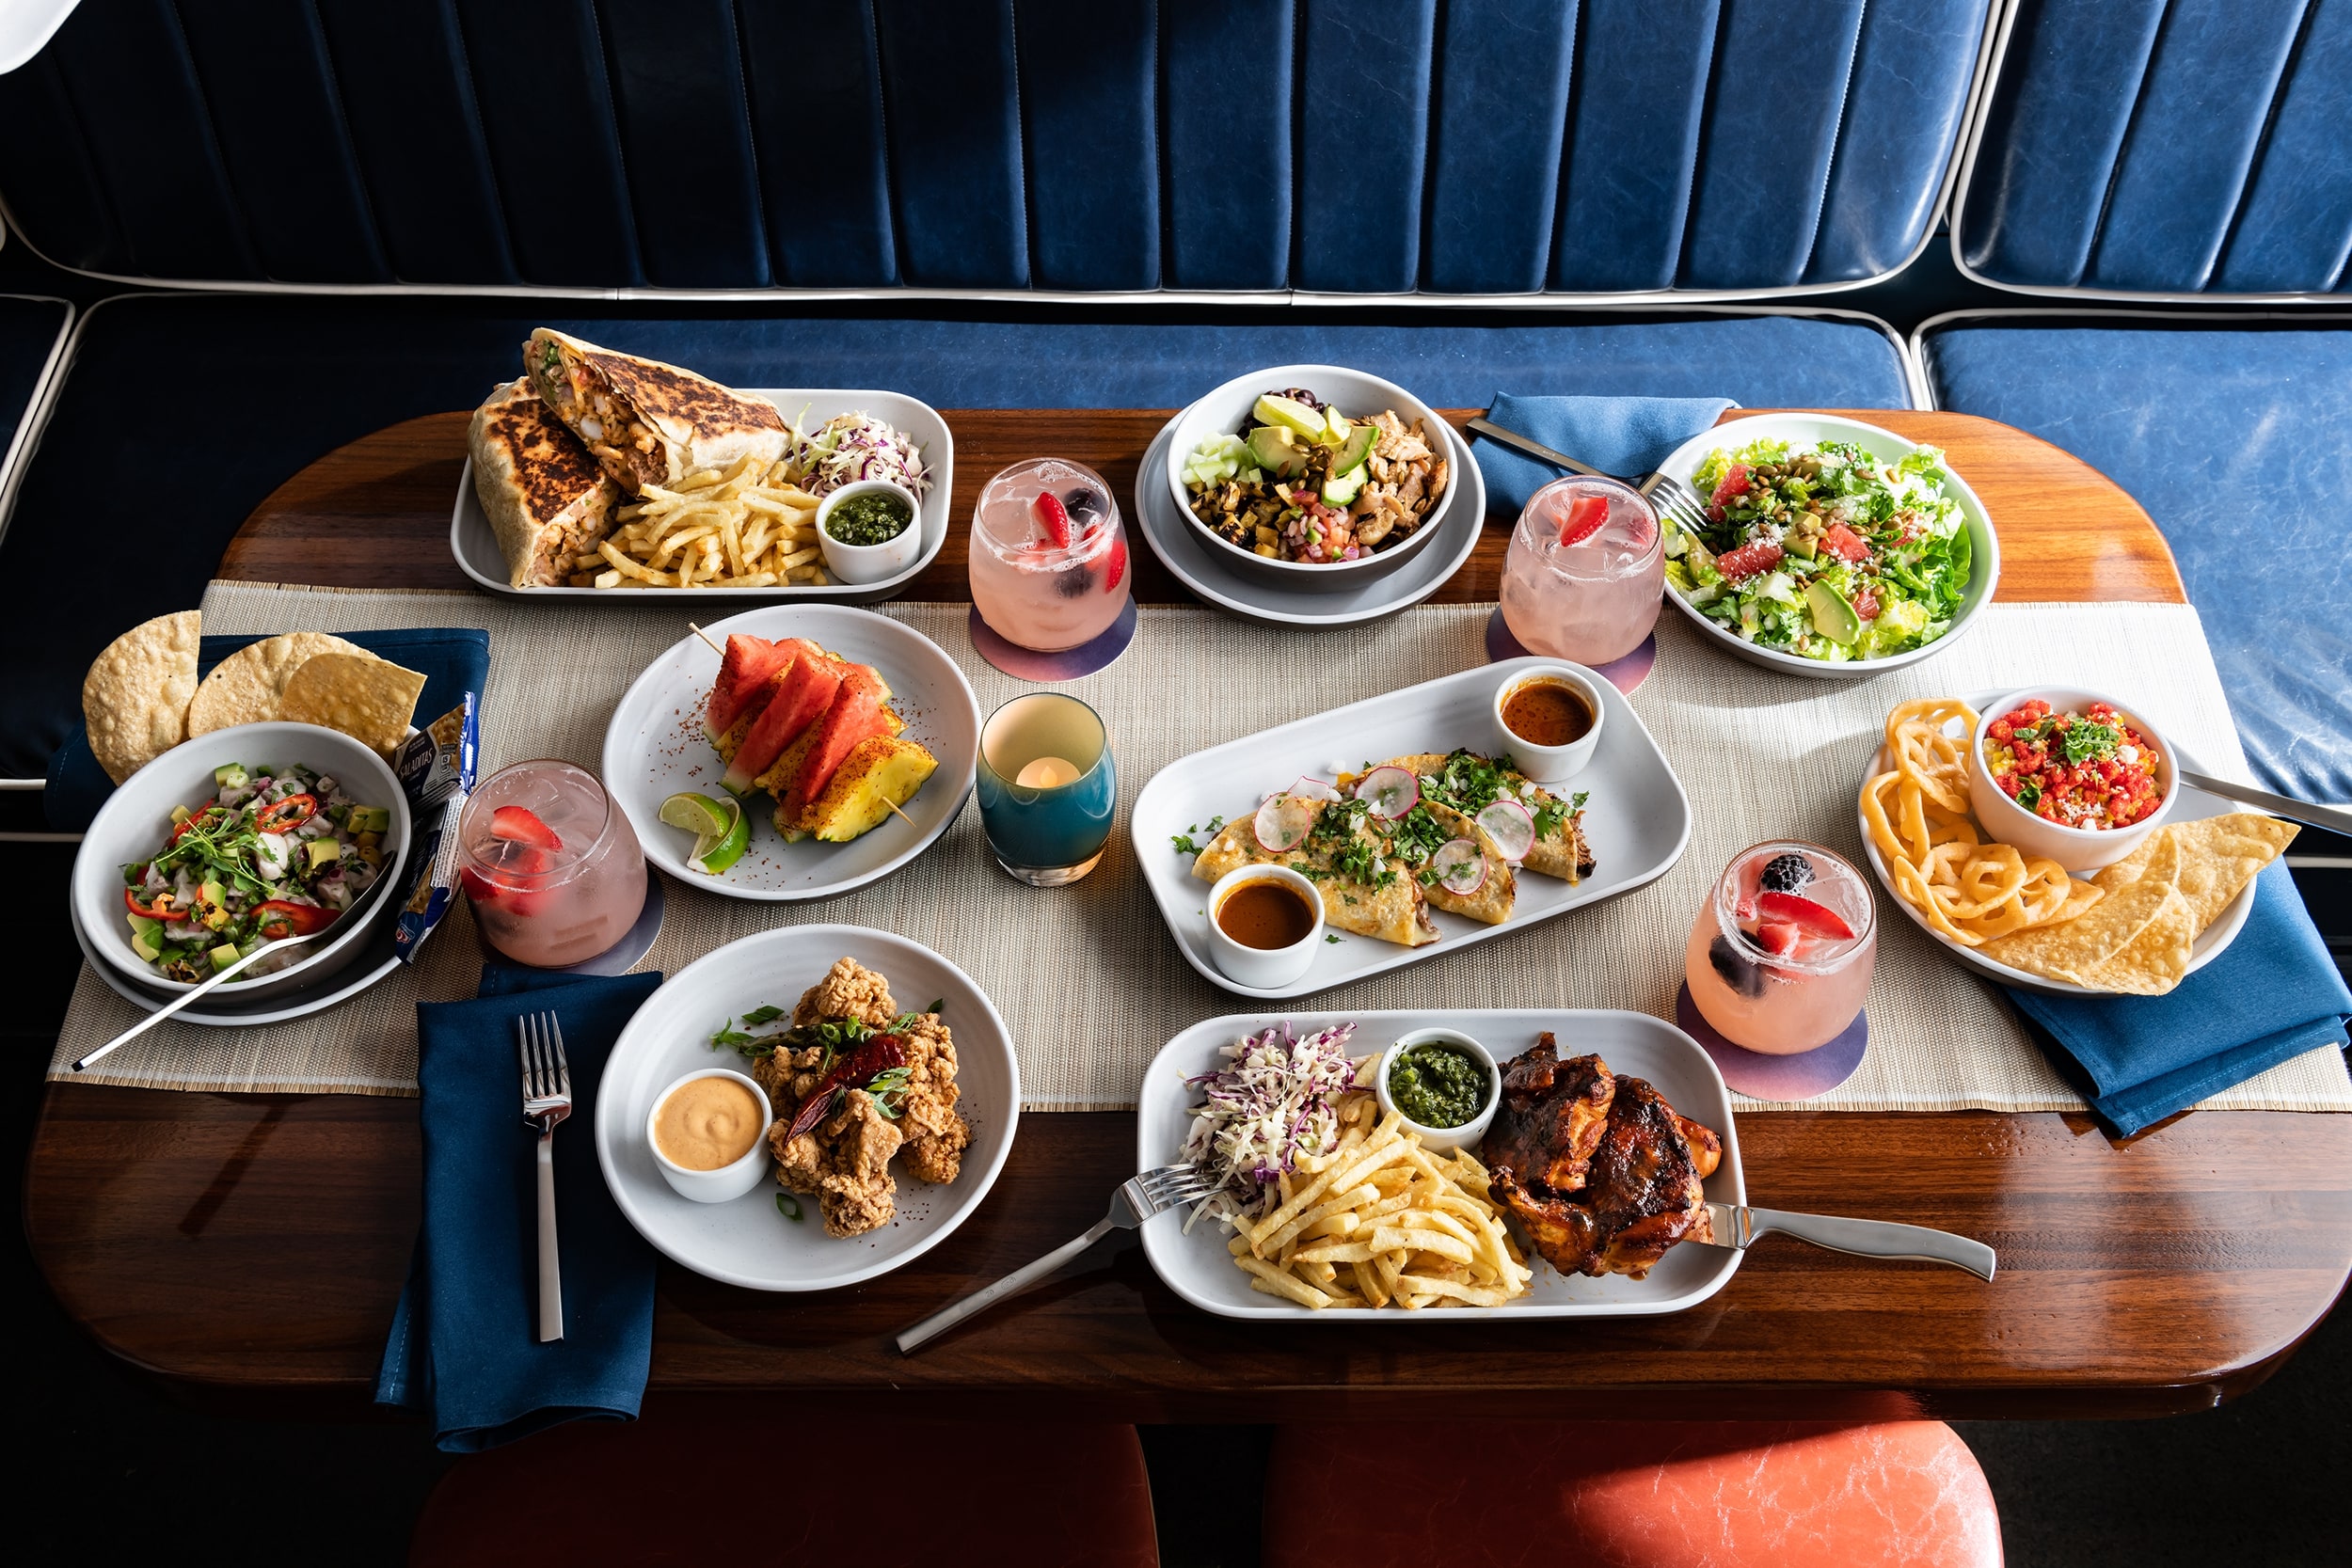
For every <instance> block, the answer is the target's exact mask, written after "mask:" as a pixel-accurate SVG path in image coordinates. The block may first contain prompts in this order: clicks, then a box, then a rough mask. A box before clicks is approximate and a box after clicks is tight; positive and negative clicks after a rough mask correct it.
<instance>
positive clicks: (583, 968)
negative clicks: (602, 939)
mask: <svg viewBox="0 0 2352 1568" xmlns="http://www.w3.org/2000/svg"><path fill="white" fill-rule="evenodd" d="M661 884H662V876H661V873H660V872H659V871H656V870H655V869H654V868H653V867H651V866H647V867H645V907H644V909H642V910H640V911H637V924H636V925H634V926H631V927H629V928H628V935H627V936H624V937H623V938H621V940H620V941H618V942H614V943H613V944H612V946H610V947H608V948H606V949H605V950H604V951H603V952H601V953H599V954H597V955H596V957H595V958H582V959H580V962H578V963H576V964H565V965H564V966H563V967H562V968H560V969H541V968H539V966H538V965H536V964H518V963H516V961H515V960H514V959H512V958H508V957H507V956H506V955H505V954H503V953H501V952H500V951H499V950H498V949H497V948H495V947H493V946H491V945H490V944H489V942H487V941H484V942H483V943H482V957H483V959H484V961H485V962H488V963H493V964H496V965H498V966H499V967H500V968H501V969H528V970H531V971H532V973H534V974H628V972H629V969H630V967H631V966H632V965H634V964H635V963H636V962H637V960H638V959H640V958H644V956H645V955H646V954H647V953H650V952H652V951H653V939H654V938H656V937H658V936H660V934H661V905H662V896H661ZM481 930H482V927H480V926H476V927H474V932H475V935H476V936H477V937H479V936H480V934H481Z"/></svg>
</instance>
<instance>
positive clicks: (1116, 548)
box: [1103, 535, 1127, 594]
mask: <svg viewBox="0 0 2352 1568" xmlns="http://www.w3.org/2000/svg"><path fill="white" fill-rule="evenodd" d="M1126 578H1127V540H1126V537H1125V536H1124V535H1121V536H1120V537H1119V538H1117V539H1114V540H1112V541H1111V553H1110V556H1109V559H1108V561H1107V562H1106V563H1105V564H1104V567H1103V592H1104V593H1105V594H1115V593H1117V592H1119V585H1120V583H1121V582H1123V581H1125V580H1126Z"/></svg>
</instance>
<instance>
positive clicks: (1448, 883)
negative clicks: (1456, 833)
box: [1429, 838, 1486, 894]
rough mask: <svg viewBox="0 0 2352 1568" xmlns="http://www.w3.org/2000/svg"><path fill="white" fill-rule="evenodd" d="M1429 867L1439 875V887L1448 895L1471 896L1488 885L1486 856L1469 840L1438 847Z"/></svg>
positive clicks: (1454, 841)
mask: <svg viewBox="0 0 2352 1568" xmlns="http://www.w3.org/2000/svg"><path fill="white" fill-rule="evenodd" d="M1429 865H1430V868H1431V869H1432V870H1434V871H1436V872H1437V874H1438V886H1440V887H1442V888H1444V889H1445V890H1446V891H1447V892H1448V893H1461V894H1471V893H1476V892H1477V891H1478V890H1479V889H1480V888H1482V887H1485V886H1486V854H1485V852H1484V851H1483V850H1481V849H1480V848H1479V847H1478V846H1477V845H1475V844H1472V843H1471V842H1470V840H1469V839H1467V838H1457V839H1453V840H1450V841H1448V842H1447V843H1444V844H1441V845H1439V846H1438V852H1437V853H1436V854H1434V855H1432V856H1430V857H1429Z"/></svg>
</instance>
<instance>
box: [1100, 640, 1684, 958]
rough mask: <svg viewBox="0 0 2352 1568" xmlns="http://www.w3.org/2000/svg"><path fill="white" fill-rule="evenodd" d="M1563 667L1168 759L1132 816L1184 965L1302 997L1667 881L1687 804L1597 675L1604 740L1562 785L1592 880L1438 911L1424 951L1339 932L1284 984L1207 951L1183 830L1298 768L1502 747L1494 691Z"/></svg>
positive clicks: (1420, 689)
mask: <svg viewBox="0 0 2352 1568" xmlns="http://www.w3.org/2000/svg"><path fill="white" fill-rule="evenodd" d="M1556 662H1557V661H1556V660H1550V659H1538V658H1517V659H1508V660H1505V661H1504V662H1502V663H1501V664H1488V665H1485V666H1482V667H1480V668H1479V669H1476V670H1465V671H1463V672H1462V673H1460V674H1458V675H1446V676H1443V677H1441V678H1439V679H1438V680H1434V681H1425V682H1423V683H1422V685H1420V686H1408V687H1406V688H1404V689H1402V690H1398V691H1391V692H1389V693H1387V694H1386V695H1384V696H1379V697H1372V698H1367V699H1366V700H1365V701H1363V702H1360V703H1351V704H1349V705H1347V706H1345V707H1336V708H1333V709H1331V710H1330V711H1329V712H1327V713H1322V714H1318V715H1316V716H1315V717H1314V718H1311V719H1300V720H1297V721H1294V722H1291V723H1288V724H1283V725H1279V726H1278V727H1277V728H1274V729H1270V730H1263V731H1261V732H1259V733H1258V734H1256V735H1253V736H1245V737H1244V738H1242V739H1240V740H1232V741H1228V742H1226V743H1225V744H1224V745H1222V746H1212V747H1210V748H1209V749H1208V750H1206V751H1203V752H1194V753H1193V754H1192V755H1190V756H1188V757H1185V758H1184V759H1182V760H1181V761H1178V762H1174V763H1171V764H1169V765H1168V767H1166V768H1161V769H1160V771H1159V772H1158V773H1157V774H1155V775H1154V776H1153V777H1152V782H1151V783H1149V784H1145V785H1144V787H1143V792H1142V793H1141V794H1140V795H1138V796H1136V804H1135V810H1134V811H1133V812H1132V813H1131V814H1130V815H1129V822H1128V825H1129V830H1130V832H1132V834H1133V835H1134V839H1135V847H1136V862H1137V863H1139V864H1140V865H1141V866H1142V867H1143V873H1144V880H1145V881H1146V882H1147V883H1148V884H1149V885H1150V887H1151V889H1152V898H1153V899H1154V900H1156V901H1157V902H1158V904H1159V907H1160V915H1161V917H1162V918H1163V919H1165V920H1166V921H1167V922H1168V932H1169V934H1170V935H1172V936H1174V937H1175V939H1176V945H1177V947H1178V948H1179V949H1180V950H1181V951H1182V952H1183V953H1184V959H1185V961H1186V962H1187V963H1189V964H1191V965H1192V967H1193V968H1195V969H1197V970H1199V971H1200V973H1201V974H1203V975H1205V976H1206V977H1207V978H1209V979H1210V980H1213V981H1215V982H1216V984H1217V985H1220V986H1222V987H1224V988H1225V989H1226V990H1230V991H1234V992H1237V993H1239V994H1241V995H1243V996H1260V997H1266V998H1269V999H1279V998H1282V997H1290V996H1306V995H1310V994H1311V993H1313V992H1315V991H1319V990H1326V989H1327V988H1328V987H1331V986H1336V985H1340V984H1342V983H1343V982H1345V981H1348V980H1360V979H1362V978H1364V977H1365V976H1366V975H1370V974H1381V973H1383V972H1384V971H1387V970H1391V969H1394V968H1396V967H1397V966H1398V965H1400V964H1408V963H1412V962H1414V961H1415V960H1416V959H1420V958H1434V957H1436V956H1437V955H1438V954H1441V953H1451V952H1454V951H1455V950H1457V949H1459V948H1462V947H1465V946H1468V945H1470V944H1471V943H1473V942H1485V941H1486V940H1487V939H1488V938H1490V937H1495V936H1500V935H1502V933H1503V932H1505V931H1516V930H1519V929H1521V928H1522V927H1527V926H1531V925H1533V924H1534V923H1535V922H1536V921H1539V920H1549V919H1550V918H1551V917H1552V916H1554V915H1558V914H1565V913H1566V912H1567V911H1570V910H1573V909H1576V908H1578V907H1580V906H1581V905H1585V904H1592V903H1597V902H1598V901H1599V900H1601V899H1603V898H1610V897H1614V896H1615V895H1618V894H1620V893H1629V892H1631V891H1632V890H1633V889H1635V888H1637V887H1640V886H1642V885H1644V884H1645V883H1646V882H1651V881H1655V880H1657V879H1659V878H1660V877H1662V876H1664V875H1665V874H1666V872H1667V871H1668V869H1669V868H1671V867H1672V866H1673V865H1674V863H1675V862H1677V861H1678V860H1680V859H1681V858H1682V849H1683V846H1685V845H1686V844H1688V843H1689V842H1690V839H1691V801H1690V799H1689V797H1687V796H1686V795H1684V794H1683V792H1682V784H1681V782H1680V781H1679V780H1677V778H1676V777H1675V773H1674V769H1673V768H1671V767H1669V766H1667V763H1666V757H1665V753H1663V752H1661V751H1659V749H1658V742H1657V741H1655V740H1653V739H1652V738H1650V733H1649V731H1648V730H1647V729H1646V728H1645V727H1644V725H1643V723H1642V721H1641V718H1640V716H1638V715H1637V714H1635V713H1634V711H1633V705H1632V704H1630V703H1629V702H1627V701H1626V700H1625V696H1624V694H1623V693H1621V692H1620V691H1618V690H1617V689H1616V688H1615V687H1613V686H1612V685H1610V684H1609V683H1608V682H1607V681H1606V680H1603V679H1601V678H1600V677H1599V676H1597V675H1596V676H1594V677H1593V684H1594V685H1595V686H1597V688H1598V689H1599V690H1600V695H1601V705H1602V707H1603V708H1604V709H1605V714H1604V717H1603V720H1602V724H1601V735H1600V744H1599V745H1598V747H1597V748H1596V749H1595V751H1594V753H1593V760H1592V763H1591V764H1590V765H1589V766H1588V767H1587V768H1585V769H1584V771H1582V772H1581V773H1579V774H1578V775H1577V776H1576V777H1575V778H1574V779H1571V780H1569V781H1568V782H1567V783H1566V784H1565V785H1562V786H1561V787H1560V789H1559V791H1558V792H1559V793H1561V794H1563V795H1567V794H1573V793H1575V792H1576V791H1578V790H1583V791H1587V792H1589V793H1590V796H1591V799H1590V800H1587V801H1586V802H1585V816H1584V836H1585V839H1586V841H1587V842H1588V843H1589V844H1590V846H1591V847H1592V851H1593V859H1594V871H1593V875H1592V876H1590V877H1587V878H1586V879H1584V880H1582V881H1581V882H1574V883H1571V882H1566V881H1563V880H1561V879H1558V878H1556V877H1541V876H1537V875H1535V874H1534V873H1533V872H1529V873H1526V874H1523V875H1522V876H1521V877H1520V878H1519V879H1518V899H1517V901H1516V903H1515V905H1514V906H1513V910H1512V914H1511V918H1510V919H1508V920H1506V921H1504V922H1503V923H1502V925H1500V926H1487V925H1484V924H1482V923H1480V922H1478V921H1475V920H1470V919H1467V918H1465V917H1464V916H1461V915H1455V914H1446V913H1443V912H1441V911H1436V910H1432V911H1430V916H1431V918H1432V919H1433V920H1434V921H1435V922H1436V924H1437V927H1438V931H1439V932H1440V933H1441V934H1440V937H1439V940H1438V941H1437V942H1430V943H1428V944H1427V945H1425V946H1422V947H1404V946H1399V945H1398V944H1396V943H1394V942H1381V941H1379V940H1378V939H1376V938H1374V937H1359V936H1353V935H1343V937H1342V939H1341V940H1340V941H1339V942H1331V943H1328V944H1327V945H1326V946H1325V947H1324V949H1323V951H1322V952H1321V953H1319V954H1318V955H1316V958H1315V961H1314V963H1313V965H1312V967H1311V968H1310V969H1309V970H1308V971H1307V973H1306V974H1305V975H1303V976H1302V977H1301V978H1300V979H1298V980H1297V981H1296V982H1295V983H1294V984H1292V985H1290V986H1287V987H1284V988H1282V989H1280V990H1260V989H1257V988H1253V987H1249V986H1244V985H1239V984H1237V983H1235V982H1234V981H1232V980H1230V979H1228V978H1226V976H1225V974H1223V972H1222V971H1220V970H1219V969H1218V968H1217V967H1216V959H1215V958H1213V957H1211V955H1210V951H1209V918H1208V915H1207V913H1206V910H1207V906H1208V892H1209V884H1208V883H1206V882H1204V881H1202V880H1200V879H1199V878H1197V877H1195V876H1194V875H1193V874H1192V863H1193V857H1192V856H1190V855H1187V854H1184V853H1183V852H1181V851H1179V850H1177V849H1175V848H1173V847H1171V843H1170V841H1171V840H1172V839H1173V838H1174V837H1175V835H1177V834H1179V833H1185V832H1190V833H1191V836H1192V837H1193V838H1194V840H1195V841H1196V842H1200V843H1205V842H1207V835H1206V833H1205V832H1195V831H1193V830H1196V829H1201V828H1204V827H1205V825H1206V824H1207V822H1208V821H1209V819H1210V818H1211V817H1216V816H1222V817H1224V818H1226V819H1227V820H1229V821H1230V820H1232V819H1234V818H1236V817H1241V816H1248V814H1249V813H1251V812H1253V811H1255V810H1257V808H1258V802H1259V801H1261V800H1263V799H1264V798H1265V797H1266V795H1267V794H1269V793H1270V792H1272V791H1274V790H1278V789H1283V788H1287V787H1288V786H1289V785H1290V784H1293V783H1295V781H1296V780H1297V779H1298V778H1299V776H1300V775H1302V774H1312V775H1314V776H1315V777H1318V778H1321V779H1324V780H1327V781H1328V780H1332V779H1336V778H1337V777H1338V776H1339V774H1340V773H1341V772H1343V771H1346V770H1352V769H1355V768H1358V767H1359V765H1360V764H1362V763H1364V762H1366V761H1371V762H1380V761H1384V760H1385V759H1387V758H1389V757H1393V756H1404V755H1408V754H1410V753H1413V752H1450V751H1452V750H1454V748H1455V747H1457V746H1466V747H1468V748H1470V750H1471V751H1474V752H1485V753H1487V754H1492V753H1493V752H1494V751H1495V750H1496V749H1497V748H1496V744H1495V735H1494V729H1493V715H1494V696H1495V689H1496V688H1498V687H1499V686H1501V685H1502V682H1504V681H1505V680H1507V679H1509V678H1510V677H1511V676H1512V675H1514V674H1516V673H1518V672H1519V671H1520V670H1523V669H1526V668H1528V667H1529V666H1531V665H1538V664H1550V663H1556Z"/></svg>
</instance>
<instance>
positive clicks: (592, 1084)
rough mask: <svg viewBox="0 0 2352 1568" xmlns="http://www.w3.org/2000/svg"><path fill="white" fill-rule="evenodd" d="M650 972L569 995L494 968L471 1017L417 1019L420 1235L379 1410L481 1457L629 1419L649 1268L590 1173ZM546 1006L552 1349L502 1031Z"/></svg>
mask: <svg viewBox="0 0 2352 1568" xmlns="http://www.w3.org/2000/svg"><path fill="white" fill-rule="evenodd" d="M660 984H661V976H660V974H618V975H613V976H611V977H609V978H596V979H582V978H580V976H578V975H572V974H535V973H532V972H530V971H526V970H516V969H508V968H504V967H502V966H501V967H497V968H489V969H485V970H484V971H483V972H482V991H481V994H480V995H479V996H478V997H476V998H475V999H474V1000H473V1001H470V1002H421V1003H419V1004H418V1005H417V1090H418V1094H419V1096H420V1099H421V1118H420V1119H421V1121H422V1123H423V1128H424V1223H423V1225H422V1226H421V1227H420V1229H419V1231H418V1233H417V1250H416V1253H415V1255H414V1256H413V1257H412V1258H411V1259H410V1260H409V1264H408V1283H407V1284H406V1285H405V1287H404V1288H403V1289H402V1291H401V1293H400V1306H399V1307H398V1308H397V1309H396V1310H395V1311H394V1313H393V1316H392V1331H391V1336H390V1338H389V1339H388V1340H387V1341H386V1343H385V1346H384V1366H383V1370H382V1371H381V1372H379V1373H378V1374H377V1378H376V1385H375V1399H376V1402H377V1403H379V1404H396V1405H402V1406H405V1407H406V1408H409V1409H412V1410H422V1411H425V1412H427V1413H428V1414H429V1415H430V1416H431V1418H432V1421H433V1426H434V1431H435V1441H436V1442H437V1443H438V1444H439V1445H440V1446H441V1447H442V1448H443V1449H447V1450H449V1451H450V1452H452V1453H479V1452H480V1451H482V1450H483V1449H493V1448H497V1447H498V1446H499V1445H500V1444H501V1443H511V1442H513V1441H514V1440H515V1439H516V1438H517V1437H527V1436H529V1435H530V1434H531V1433H534V1432H539V1431H543V1430H544V1429H546V1428H548V1427H551V1426H555V1425H558V1424H559V1423H561V1422H564V1421H572V1420H579V1419H581V1418H601V1419H606V1420H628V1419H630V1418H633V1417H635V1416H636V1414H637V1407H638V1404H639V1402H641V1401H642V1400H643V1399H644V1393H645V1371H646V1369H647V1367H648V1366H650V1365H651V1363H652V1360H653V1279H654V1253H653V1248H652V1247H650V1246H648V1245H647V1244H646V1243H645V1240H644V1237H642V1236H640V1235H638V1233H637V1232H636V1230H635V1229H634V1228H633V1227H631V1226H630V1225H629V1223H628V1220H627V1219H626V1218H624V1217H623V1216H622V1214H621V1212H620V1210H619V1209H618V1208H616V1207H615V1206H614V1205H613V1202H612V1194H611V1193H610V1192H609V1191H607V1190H606V1188H605V1184H604V1173H603V1171H602V1170H601V1169H600V1168H599V1167H598V1165H597V1164H596V1086H597V1083H598V1080H600V1079H601V1078H602V1077H603V1076H604V1061H605V1057H606V1055H607V1054H608V1053H611V1051H612V1042H613V1041H614V1040H615V1039H617V1038H618V1037H620V1033H621V1028H622V1025H624V1024H626V1023H627V1022H628V1021H629V1018H630V1016H631V1015H633V1014H634V1013H635V1012H636V1011H637V1009H638V1008H639V1007H640V1006H643V1005H644V1000H645V998H646V997H648V996H651V995H652V994H653V992H654V990H655V988H656V987H658V986H660ZM548 1007H552V1008H553V1009H554V1010H555V1015H556V1017H557V1019H558V1020H560V1021H561V1022H562V1024H563V1029H564V1056H565V1058H566V1060H567V1061H568V1062H569V1064H570V1066H571V1069H572V1114H571V1117H570V1119H569V1120H568V1121H566V1122H565V1123H564V1126H563V1127H562V1128H561V1129H560V1130H559V1131H558V1132H556V1135H555V1212H556V1226H557V1239H558V1241H559V1243H561V1251H562V1257H563V1267H564V1338H562V1339H560V1340H557V1341H556V1342H555V1343H553V1344H548V1345H543V1344H541V1343H540V1342H539V1337H538V1332H537V1325H538V1311H537V1308H538V1290H539V1287H538V1277H539V1276H538V1270H539V1240H538V1237H539V1211H538V1174H537V1164H536V1159H535V1156H536V1152H537V1148H536V1146H537V1141H538V1136H539V1135H538V1133H537V1132H533V1131H532V1129H531V1127H530V1126H529V1125H527V1124H526V1123H525V1122H524V1121H523V1117H522V1079H521V1075H520V1068H519V1065H518V1062H517V1058H516V1050H515V1021H516V1019H517V1018H520V1017H521V1016H522V1015H523V1014H525V1013H532V1012H537V1011H539V1010H541V1009H542V1008H548Z"/></svg>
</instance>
